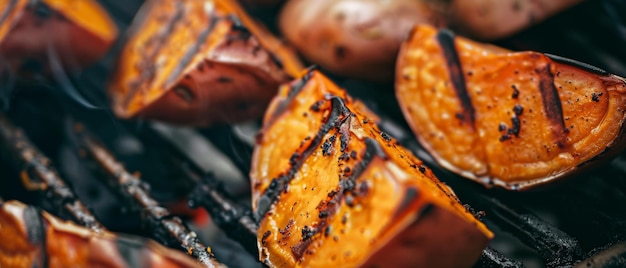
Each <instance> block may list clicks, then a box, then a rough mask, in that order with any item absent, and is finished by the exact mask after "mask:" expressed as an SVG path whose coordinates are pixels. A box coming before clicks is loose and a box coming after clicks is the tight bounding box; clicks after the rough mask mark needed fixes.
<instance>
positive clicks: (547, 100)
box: [535, 63, 567, 142]
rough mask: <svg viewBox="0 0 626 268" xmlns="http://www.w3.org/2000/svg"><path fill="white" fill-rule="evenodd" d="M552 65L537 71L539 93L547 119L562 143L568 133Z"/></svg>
mask: <svg viewBox="0 0 626 268" xmlns="http://www.w3.org/2000/svg"><path fill="white" fill-rule="evenodd" d="M550 67H551V65H550V64H549V63H548V64H546V65H545V66H544V67H543V68H539V69H536V70H535V72H537V74H538V75H539V91H540V92H541V99H542V100H543V109H544V111H545V113H546V117H547V119H548V121H550V124H551V125H552V132H553V135H554V136H555V137H556V138H557V140H559V142H561V140H563V138H564V137H563V136H564V135H565V133H567V128H566V127H565V121H563V108H562V107H561V99H560V98H559V93H558V92H557V90H556V87H555V86H554V75H553V74H552V72H551V71H550Z"/></svg>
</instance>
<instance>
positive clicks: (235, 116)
mask: <svg viewBox="0 0 626 268" xmlns="http://www.w3.org/2000/svg"><path fill="white" fill-rule="evenodd" d="M133 25H134V26H133V27H134V28H133V30H132V31H131V32H132V34H131V36H132V38H131V39H130V40H129V41H128V42H127V44H126V45H125V48H124V50H123V52H122V54H121V56H120V59H119V63H118V68H117V70H116V74H115V75H114V77H113V81H112V83H111V85H110V88H109V89H110V93H111V96H112V99H113V108H114V111H115V113H116V114H117V115H118V116H120V117H122V118H129V117H135V116H139V117H143V118H147V119H155V120H160V121H165V122H170V123H175V124H180V125H210V124H212V123H215V122H234V121H240V120H248V119H252V118H259V117H261V116H262V113H263V111H264V109H265V108H266V106H267V104H268V103H269V101H270V99H271V98H272V96H274V94H275V93H276V90H277V89H278V86H279V84H280V83H282V82H285V81H287V80H288V79H289V76H290V75H295V74H297V72H299V71H300V70H299V69H300V68H301V67H300V65H299V64H300V63H299V62H298V60H297V59H296V58H295V57H294V56H293V55H292V54H290V53H289V52H288V51H287V50H286V48H285V47H283V46H282V45H281V44H279V43H277V42H278V41H277V40H274V39H273V37H271V36H270V35H269V34H268V33H267V32H265V31H263V30H262V29H261V28H259V27H258V26H255V25H254V24H253V21H252V20H251V19H249V18H248V17H246V16H245V14H244V13H243V11H241V9H240V8H239V7H237V6H234V2H233V1H214V0H201V1H200V0H199V1H165V0H151V1H147V2H146V3H145V4H144V6H143V7H142V9H141V11H140V13H139V14H138V15H137V18H136V20H135V22H134V23H133ZM283 66H285V68H284V69H283Z"/></svg>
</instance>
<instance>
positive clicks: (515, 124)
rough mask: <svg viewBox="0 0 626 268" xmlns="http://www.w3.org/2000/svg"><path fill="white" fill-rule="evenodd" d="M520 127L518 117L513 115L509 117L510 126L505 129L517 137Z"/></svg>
mask: <svg viewBox="0 0 626 268" xmlns="http://www.w3.org/2000/svg"><path fill="white" fill-rule="evenodd" d="M520 127H521V123H520V121H519V118H518V117H517V116H513V117H511V128H509V129H508V130H507V133H508V134H513V135H515V136H516V137H518V136H519V132H520Z"/></svg>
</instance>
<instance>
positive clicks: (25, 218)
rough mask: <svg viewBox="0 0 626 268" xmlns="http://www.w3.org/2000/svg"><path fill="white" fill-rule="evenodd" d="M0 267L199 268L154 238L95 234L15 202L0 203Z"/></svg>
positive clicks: (180, 253) (192, 261)
mask: <svg viewBox="0 0 626 268" xmlns="http://www.w3.org/2000/svg"><path fill="white" fill-rule="evenodd" d="M0 237H2V239H3V243H1V244H0V266H2V267H24V268H26V267H51V268H55V267H120V268H122V267H164V268H177V267H180V268H182V267H189V268H191V267H203V266H201V265H200V264H199V263H196V262H195V261H194V260H193V259H191V258H189V257H188V256H185V254H184V253H182V252H178V251H174V250H172V249H168V248H166V247H164V246H162V245H160V244H158V243H156V242H154V241H150V240H146V239H144V238H139V237H133V236H126V235H124V236H119V235H115V234H113V233H109V232H102V233H95V232H93V231H91V230H89V229H87V228H84V227H81V226H77V225H75V224H73V223H69V222H63V221H61V220H60V219H58V218H56V217H54V216H52V215H50V214H48V213H46V212H42V211H40V210H39V209H37V208H35V207H32V206H27V205H25V204H23V203H21V202H19V201H14V200H12V201H6V202H0Z"/></svg>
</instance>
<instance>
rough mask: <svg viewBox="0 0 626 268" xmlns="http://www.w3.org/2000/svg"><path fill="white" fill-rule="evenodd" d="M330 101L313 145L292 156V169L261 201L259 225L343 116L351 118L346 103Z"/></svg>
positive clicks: (258, 212)
mask: <svg viewBox="0 0 626 268" xmlns="http://www.w3.org/2000/svg"><path fill="white" fill-rule="evenodd" d="M330 101H331V112H330V115H329V116H328V119H327V120H326V122H325V123H324V124H323V125H322V126H321V127H320V129H319V130H318V132H317V134H316V135H315V137H314V138H313V140H312V141H311V143H309V145H308V147H307V148H306V149H305V150H304V151H303V152H302V154H298V153H297V152H296V154H298V155H295V154H294V156H292V158H291V159H293V161H290V162H291V164H292V165H291V168H290V169H289V170H288V171H287V173H286V174H282V175H280V176H279V177H278V178H274V179H272V182H271V183H270V185H269V187H268V188H267V189H266V190H265V192H264V193H263V195H262V196H261V198H260V199H259V202H258V209H257V211H256V212H255V213H254V217H255V219H256V220H257V223H259V222H260V221H261V220H262V219H263V217H264V216H265V215H266V214H267V212H268V211H269V210H270V208H271V206H272V204H274V203H275V202H276V201H278V198H279V197H280V195H281V194H282V193H283V192H285V190H286V189H287V187H288V186H289V183H290V182H291V180H292V179H293V177H294V176H295V175H296V173H297V172H298V170H299V169H300V167H301V166H302V164H303V163H304V161H305V160H306V159H307V158H308V157H309V156H310V155H311V154H312V153H313V152H314V151H315V150H316V149H317V148H319V146H320V145H321V143H322V139H323V137H324V135H326V134H327V133H328V132H329V131H330V129H331V128H333V127H335V124H336V123H337V122H340V121H339V120H341V119H342V115H343V118H347V117H348V116H349V113H350V111H349V110H348V109H347V108H346V106H345V104H344V101H343V100H342V99H341V98H339V97H336V96H335V97H332V98H331V99H330Z"/></svg>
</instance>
